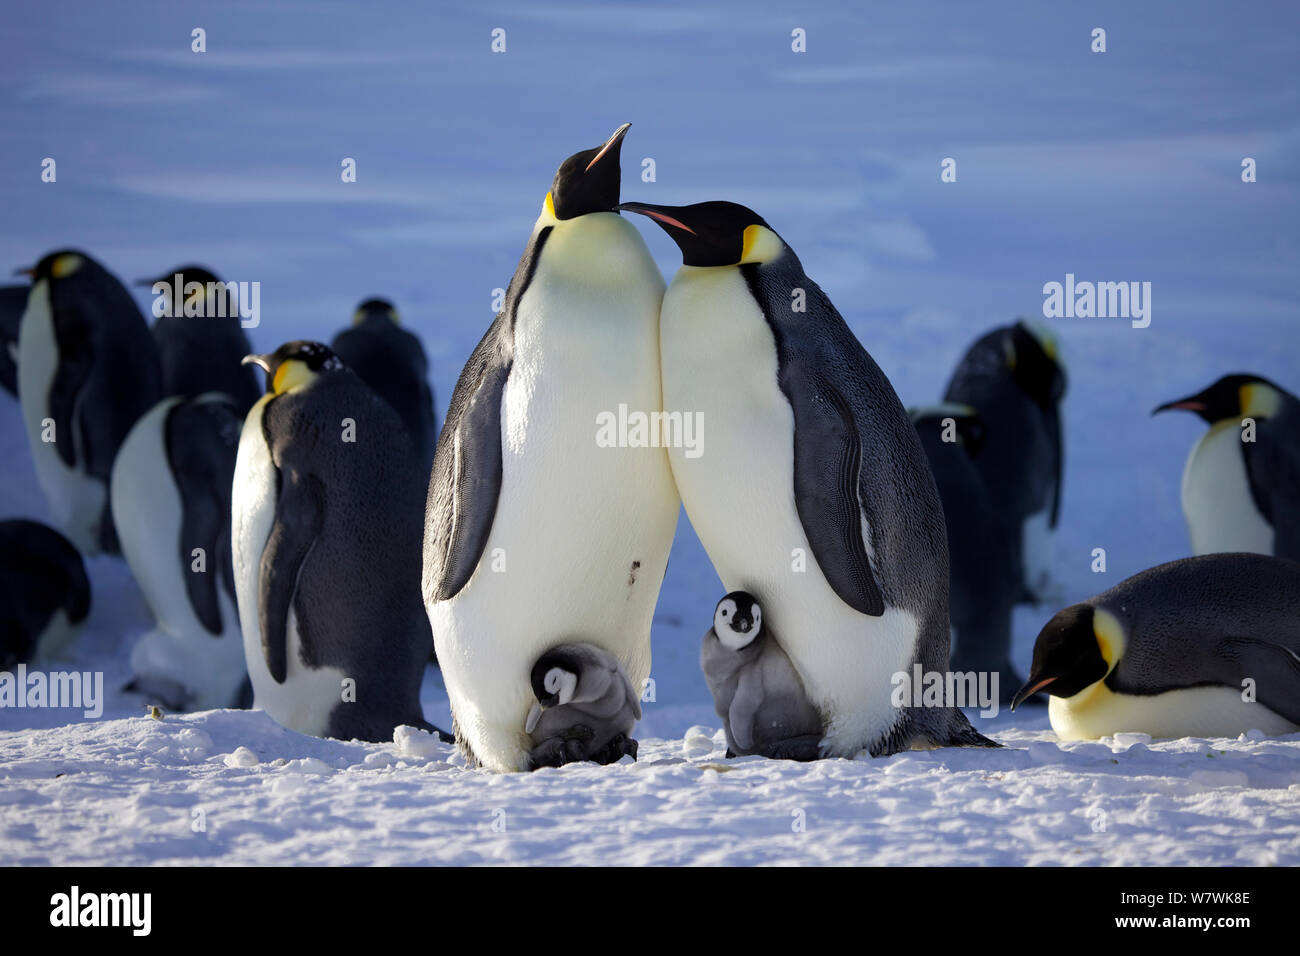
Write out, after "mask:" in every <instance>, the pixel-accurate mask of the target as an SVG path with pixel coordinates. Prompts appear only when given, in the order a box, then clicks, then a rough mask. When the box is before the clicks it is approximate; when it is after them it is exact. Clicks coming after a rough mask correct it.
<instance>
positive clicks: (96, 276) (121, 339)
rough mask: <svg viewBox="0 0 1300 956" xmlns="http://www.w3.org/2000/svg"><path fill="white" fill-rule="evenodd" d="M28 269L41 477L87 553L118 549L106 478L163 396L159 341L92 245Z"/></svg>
mask: <svg viewBox="0 0 1300 956" xmlns="http://www.w3.org/2000/svg"><path fill="white" fill-rule="evenodd" d="M24 271H26V272H28V273H29V274H30V275H31V277H32V287H31V291H30V293H29V294H28V297H27V308H26V311H24V313H23V318H22V325H21V327H20V329H19V334H18V395H19V400H20V402H21V403H22V409H23V420H24V422H25V423H26V426H27V441H28V444H29V445H30V446H31V450H32V459H33V461H34V463H35V465H36V478H37V480H38V482H39V483H40V486H41V490H42V491H43V492H44V493H45V498H46V500H47V501H48V502H49V506H50V514H51V515H52V517H53V519H54V523H55V524H56V525H57V526H58V527H59V528H60V529H62V531H63V533H64V534H66V535H67V536H68V538H69V540H71V541H72V543H73V544H74V545H76V546H77V548H78V549H79V550H81V552H82V553H84V554H87V555H94V554H99V553H100V552H109V553H113V554H116V553H117V552H118V551H119V546H118V541H117V533H116V531H115V530H114V528H113V519H112V514H111V512H110V506H109V498H108V482H109V478H110V475H111V472H112V468H113V459H114V458H115V457H116V456H117V450H118V448H120V447H121V445H122V442H123V441H124V440H125V438H126V434H127V432H129V431H130V430H131V426H132V425H134V424H135V422H136V420H137V419H138V418H139V417H140V416H141V415H143V414H144V413H145V412H146V411H148V410H149V409H150V408H152V407H153V405H154V404H155V403H156V402H157V401H158V400H159V399H160V398H162V371H161V367H160V364H159V360H158V348H157V346H156V345H155V344H154V340H153V337H152V336H151V335H150V334H149V326H148V325H146V324H145V321H144V317H143V316H142V315H141V314H140V310H139V309H138V308H137V307H136V304H135V301H134V300H133V299H132V298H131V294H130V293H129V292H127V290H126V288H125V287H124V286H123V285H122V283H121V282H119V281H118V280H117V279H116V278H114V277H113V276H112V275H111V274H109V272H108V271H107V270H106V269H104V267H103V266H101V265H100V264H99V263H98V262H96V261H95V260H94V259H92V258H90V256H88V255H86V254H85V253H84V252H77V251H73V250H59V251H57V252H51V253H50V254H49V255H47V256H45V257H44V258H43V259H41V261H40V262H39V263H37V264H36V266H35V267H34V268H33V269H31V270H24Z"/></svg>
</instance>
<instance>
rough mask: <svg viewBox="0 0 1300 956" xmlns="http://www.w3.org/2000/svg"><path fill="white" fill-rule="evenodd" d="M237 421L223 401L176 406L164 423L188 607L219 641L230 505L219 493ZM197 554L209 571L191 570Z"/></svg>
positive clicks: (226, 481) (230, 464) (227, 578)
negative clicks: (204, 559)
mask: <svg viewBox="0 0 1300 956" xmlns="http://www.w3.org/2000/svg"><path fill="white" fill-rule="evenodd" d="M239 425H240V423H239V418H238V415H237V413H236V412H235V409H234V406H233V405H232V404H231V403H230V401H229V400H227V399H226V398H225V397H224V396H223V397H221V398H220V399H212V400H208V401H195V400H192V401H189V402H183V403H181V404H180V405H177V406H176V407H175V408H174V409H172V412H171V414H170V415H168V417H167V425H166V428H167V432H166V434H167V455H168V458H169V459H171V464H172V474H173V475H174V476H175V479H176V489H177V491H178V492H180V498H181V535H180V541H179V547H180V562H181V569H182V576H183V577H184V579H185V591H186V595H187V596H188V597H189V601H190V607H192V608H193V609H194V616H195V617H196V618H198V621H199V623H200V624H202V625H203V627H204V628H205V629H206V630H207V631H208V633H210V634H212V635H213V636H214V637H220V636H221V630H222V621H221V606H220V603H219V600H218V589H219V587H220V586H221V584H222V583H224V584H227V585H229V584H230V583H231V582H232V581H233V577H234V576H233V572H231V571H230V569H229V567H228V565H227V562H228V561H229V560H230V558H229V555H230V539H229V532H228V527H229V525H228V522H229V514H230V499H229V497H228V496H227V497H226V498H225V500H224V501H223V500H222V498H221V493H220V491H219V490H218V489H221V488H225V489H229V487H230V483H231V480H232V479H233V476H234V465H235V455H236V452H237V448H238V441H239ZM195 548H202V549H203V553H204V555H206V557H207V560H209V561H211V562H212V566H211V567H210V568H207V567H205V570H204V571H203V572H196V571H194V570H193V567H192V561H193V557H194V549H195Z"/></svg>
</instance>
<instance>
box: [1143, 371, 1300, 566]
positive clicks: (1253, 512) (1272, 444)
mask: <svg viewBox="0 0 1300 956" xmlns="http://www.w3.org/2000/svg"><path fill="white" fill-rule="evenodd" d="M1169 409H1182V410H1183V411H1188V412H1192V413H1194V414H1196V415H1199V416H1200V417H1201V418H1202V419H1204V420H1205V422H1206V423H1207V424H1209V426H1210V430H1209V431H1208V432H1206V433H1205V435H1204V436H1202V437H1201V440H1200V441H1198V442H1197V443H1196V444H1195V445H1194V446H1193V447H1192V452H1191V454H1190V455H1188V456H1187V465H1186V466H1185V467H1184V469H1183V484H1182V499H1183V515H1184V517H1185V518H1186V519H1187V530H1188V532H1189V533H1190V535H1191V538H1192V553H1193V554H1210V553H1212V552H1215V551H1253V552H1255V553H1257V554H1272V555H1277V556H1278V557H1283V558H1293V559H1296V560H1300V399H1297V398H1296V396H1294V395H1292V394H1291V393H1290V392H1287V391H1285V390H1284V389H1282V388H1281V387H1280V386H1278V385H1275V384H1273V383H1272V382H1270V381H1269V380H1268V379H1265V378H1260V377H1259V376H1258V375H1248V374H1242V373H1237V374H1233V375H1225V376H1224V377H1223V378H1221V379H1219V380H1218V381H1217V382H1215V383H1214V384H1213V385H1211V386H1209V387H1208V388H1206V389H1204V390H1203V391H1200V392H1197V393H1196V394H1195V395H1188V396H1187V397H1186V398H1180V399H1178V400H1177V401H1173V402H1166V403H1165V404H1164V405H1161V406H1160V407H1159V408H1157V409H1156V410H1155V411H1154V412H1152V414H1153V415H1154V414H1156V413H1157V412H1163V411H1167V410H1169Z"/></svg>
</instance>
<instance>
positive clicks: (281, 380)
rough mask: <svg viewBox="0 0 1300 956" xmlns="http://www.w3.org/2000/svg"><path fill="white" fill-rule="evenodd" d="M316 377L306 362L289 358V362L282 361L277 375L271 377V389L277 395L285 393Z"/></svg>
mask: <svg viewBox="0 0 1300 956" xmlns="http://www.w3.org/2000/svg"><path fill="white" fill-rule="evenodd" d="M315 377H316V373H315V372H313V371H312V370H311V369H310V368H309V367H308V366H307V363H306V362H302V361H299V360H298V359H289V361H287V362H282V363H280V367H279V368H277V369H276V370H275V375H274V376H273V377H272V379H271V389H272V391H274V392H275V394H277V395H283V394H284V393H285V392H287V391H289V390H290V389H294V388H301V387H302V386H303V385H306V384H308V383H309V382H311V381H312V379H314V378H315Z"/></svg>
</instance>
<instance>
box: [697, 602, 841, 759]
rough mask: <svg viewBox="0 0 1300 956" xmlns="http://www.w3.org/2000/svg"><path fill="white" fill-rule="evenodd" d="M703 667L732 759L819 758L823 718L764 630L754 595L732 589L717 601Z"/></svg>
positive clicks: (703, 651) (702, 653) (703, 650)
mask: <svg viewBox="0 0 1300 956" xmlns="http://www.w3.org/2000/svg"><path fill="white" fill-rule="evenodd" d="M700 666H701V667H702V668H703V669H704V677H705V680H707V681H708V684H709V690H710V691H711V692H712V694H713V706H714V709H715V710H716V711H717V712H718V716H719V717H721V718H722V728H723V732H724V733H725V734H726V737H727V756H728V757H738V756H746V755H749V754H762V755H763V756H765V757H775V758H778V759H786V760H815V759H817V757H818V754H819V747H820V744H821V739H822V719H821V714H819V713H818V711H817V708H816V707H814V706H813V703H812V701H810V700H809V699H808V696H807V694H806V693H805V691H804V687H803V682H802V681H800V680H799V674H798V672H797V671H796V670H795V669H794V665H793V664H791V663H790V657H789V656H788V655H787V654H786V653H785V651H784V650H782V649H781V645H780V643H779V642H778V641H777V639H776V637H775V636H773V635H772V633H771V631H770V629H769V630H764V629H763V608H762V607H761V605H759V603H758V601H757V600H756V599H755V598H754V596H753V595H751V594H749V593H748V592H746V591H732V592H731V593H730V594H728V595H726V596H725V597H724V598H723V599H722V600H720V601H719V602H718V605H717V607H716V608H714V611H713V627H712V628H710V629H709V631H708V632H707V633H706V634H705V635H704V642H703V644H702V645H701V646H700Z"/></svg>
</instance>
